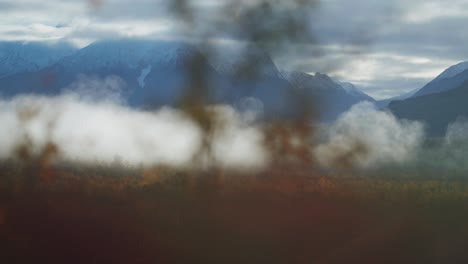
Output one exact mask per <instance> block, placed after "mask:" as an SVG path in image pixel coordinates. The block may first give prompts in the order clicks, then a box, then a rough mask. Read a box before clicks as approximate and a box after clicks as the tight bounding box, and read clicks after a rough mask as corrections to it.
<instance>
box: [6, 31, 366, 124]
mask: <svg viewBox="0 0 468 264" xmlns="http://www.w3.org/2000/svg"><path fill="white" fill-rule="evenodd" d="M48 62H50V63H47V64H41V65H46V66H44V67H36V68H31V70H22V71H18V72H16V73H14V74H10V75H8V76H5V77H4V78H0V94H2V96H5V97H12V96H15V95H18V94H23V93H36V94H46V95H56V94H60V93H61V92H62V91H63V90H64V89H75V87H79V85H77V81H78V82H80V81H83V76H88V77H90V78H106V77H108V76H118V78H119V79H120V80H121V82H119V83H123V84H125V85H124V87H122V91H121V93H122V95H123V98H124V99H125V100H126V102H127V103H128V104H129V105H130V106H133V107H137V108H158V107H160V106H163V105H174V104H184V103H186V101H187V100H196V101H199V100H203V101H205V102H209V103H227V104H231V105H233V106H235V107H239V108H242V105H243V103H242V102H244V100H245V99H246V98H256V99H258V100H260V101H261V102H262V103H263V110H264V115H263V117H264V118H267V119H270V118H282V117H287V118H289V117H295V116H301V115H302V113H303V112H304V111H309V110H310V109H309V108H311V107H314V108H316V109H314V110H316V112H318V113H319V114H320V119H321V120H323V121H331V120H334V118H336V117H337V116H338V115H339V114H341V113H342V112H344V111H346V110H348V109H349V108H350V107H351V106H352V105H353V104H355V103H358V102H360V101H364V100H367V101H374V100H373V99H372V98H370V97H369V96H367V95H366V94H364V93H362V92H360V91H359V90H358V89H357V88H356V87H354V86H353V85H352V84H349V83H337V82H335V81H333V80H332V79H331V78H330V77H328V76H326V75H324V74H319V73H318V74H316V75H315V76H314V75H308V74H305V73H300V72H292V73H282V72H280V71H279V70H278V67H277V66H276V65H275V63H274V62H273V60H272V58H271V57H270V55H269V54H268V53H267V52H266V51H264V50H263V49H261V48H259V47H256V46H253V45H245V46H242V47H241V49H239V47H234V48H233V47H225V46H219V47H217V54H216V56H215V55H214V52H211V51H206V50H200V49H199V48H198V47H197V46H195V45H192V44H189V43H186V42H177V41H149V40H148V41H146V40H108V41H99V42H96V43H93V44H91V45H89V46H87V47H85V48H82V49H80V50H78V51H75V52H72V54H70V55H69V56H62V57H61V58H60V59H57V60H56V61H53V60H50V61H48Z"/></svg>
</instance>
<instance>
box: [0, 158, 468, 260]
mask: <svg viewBox="0 0 468 264" xmlns="http://www.w3.org/2000/svg"><path fill="white" fill-rule="evenodd" d="M1 166H2V167H1V170H0V194H1V197H0V255H1V257H2V259H3V260H6V262H5V263H461V262H464V261H466V260H467V259H468V254H467V253H466V251H464V249H465V246H464V241H465V240H466V238H467V237H468V230H467V229H466V221H467V220H468V214H467V213H466V212H467V210H466V209H468V208H467V203H466V202H465V201H466V199H467V196H468V183H467V182H465V181H463V180H457V179H451V180H443V179H438V180H429V179H421V178H413V179H411V178H393V179H391V178H386V177H358V176H353V177H347V176H349V175H323V174H322V173H320V172H318V171H316V170H315V169H313V168H310V167H309V166H302V165H294V166H292V165H284V166H276V167H270V168H269V169H267V170H265V171H262V172H256V173H250V175H243V174H239V175H233V174H232V173H227V172H225V171H223V170H221V169H210V170H208V171H200V172H193V171H192V172H188V171H184V170H174V169H164V168H157V169H152V170H148V169H139V168H128V167H125V166H123V165H122V166H121V165H118V164H111V165H96V166H84V165H80V166H79V165H73V164H69V165H64V164H62V165H55V166H48V165H47V164H44V163H41V162H40V161H39V162H28V163H21V162H5V163H3V164H2V165H1Z"/></svg>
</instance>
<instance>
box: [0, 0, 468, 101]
mask: <svg viewBox="0 0 468 264" xmlns="http://www.w3.org/2000/svg"><path fill="white" fill-rule="evenodd" d="M162 1H164V0H138V1H132V0H86V1H85V0H75V1H73V0H69V1H65V0H48V1H37V0H8V1H7V0H0V40H8V41H11V40H15V41H51V40H54V41H55V40H66V41H70V42H72V43H73V44H75V45H77V46H85V45H87V44H89V43H90V42H92V41H95V40H97V39H103V38H117V37H139V38H173V37H180V36H183V34H184V32H190V31H191V30H190V26H187V25H185V26H186V27H185V28H184V29H185V30H186V31H181V27H180V24H181V23H180V18H177V19H175V18H174V16H173V14H172V13H170V12H168V10H170V4H171V3H174V2H177V1H176V0H174V1H169V4H167V3H166V4H164V3H163V2H162ZM223 1H224V2H226V1H228V0H197V1H195V0H194V2H196V3H197V4H196V6H195V8H196V10H197V12H196V14H197V15H196V16H195V17H192V18H191V19H192V20H190V21H192V22H193V21H198V22H196V23H197V24H198V27H199V28H209V27H210V25H211V24H213V21H215V22H219V20H222V19H224V22H226V23H225V24H222V23H221V25H223V26H225V28H230V27H234V28H235V26H233V25H232V24H235V23H237V21H238V20H229V19H227V18H226V16H225V15H224V16H225V17H224V18H223V16H222V15H218V16H217V15H216V14H217V13H216V12H217V10H218V9H217V8H218V7H219V6H220V5H222V4H221V3H222V2H223ZM271 1H272V2H276V4H278V3H280V2H283V3H286V2H288V1H286V0H284V1H280V0H271ZM166 2H167V1H166ZM231 2H244V3H249V2H252V1H246V0H244V1H243V0H239V1H231ZM283 3H281V4H283ZM283 5H285V4H283ZM290 10H296V11H297V10H299V11H301V13H300V15H301V16H303V15H304V13H305V12H306V14H307V16H308V17H307V20H305V21H304V23H307V26H308V27H307V29H308V30H309V31H310V32H311V35H313V41H312V40H311V41H303V42H300V44H297V43H296V42H294V41H295V39H293V41H292V43H296V44H297V45H291V46H289V47H286V48H284V49H282V50H281V51H282V52H276V53H275V54H273V56H274V59H275V61H276V63H277V64H278V66H279V67H281V68H284V69H286V70H301V71H305V72H310V73H314V72H322V73H327V74H329V75H331V76H333V77H334V78H337V79H339V80H342V81H350V82H353V83H354V84H356V85H357V86H358V87H360V88H361V89H362V90H364V91H365V92H366V93H368V94H369V95H371V96H373V97H375V98H377V99H380V98H386V97H390V96H395V95H398V94H401V93H403V92H407V91H410V90H413V89H417V88H420V87H422V86H423V85H424V84H425V83H427V82H428V81H430V80H431V79H433V78H434V77H435V76H437V75H438V74H439V73H441V72H442V71H443V70H444V69H446V68H447V67H449V66H451V65H453V64H455V63H457V62H460V61H464V60H466V59H467V58H466V57H467V55H466V54H467V51H468V46H467V45H466V44H465V43H468V31H467V30H466V29H465V25H467V24H468V0H451V1H443V0H435V1H430V0H412V1H407V0H393V1H391V0H388V1H381V0H353V1H350V0H322V1H320V3H318V4H317V5H314V6H313V8H311V9H304V8H296V9H294V8H292V9H290ZM296 11H292V12H293V13H291V17H293V18H294V17H298V16H299V14H297V13H295V12H296ZM299 11H298V12H299ZM200 21H201V22H200ZM271 24H273V26H274V27H277V26H278V25H277V24H274V23H271ZM219 28H221V31H222V30H223V29H224V28H223V27H219ZM219 28H217V30H219ZM187 29H189V30H188V31H187ZM230 29H231V28H230ZM227 31H229V30H227ZM232 32H235V30H232V31H230V33H229V34H219V35H220V36H218V37H220V38H223V37H226V38H229V39H231V40H232V39H234V40H235V39H236V38H240V37H239V34H231V33H232ZM192 33H193V32H192ZM203 33H206V32H203ZM226 35H227V36H226ZM192 37H193V36H192ZM306 39H307V38H306Z"/></svg>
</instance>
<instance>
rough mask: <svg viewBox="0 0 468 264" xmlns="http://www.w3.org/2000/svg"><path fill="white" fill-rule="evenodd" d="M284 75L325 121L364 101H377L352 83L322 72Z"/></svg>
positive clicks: (287, 73)
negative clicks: (336, 79) (339, 80)
mask: <svg viewBox="0 0 468 264" xmlns="http://www.w3.org/2000/svg"><path fill="white" fill-rule="evenodd" d="M283 76H284V78H285V79H287V80H289V82H291V84H292V85H294V87H295V88H296V89H297V90H299V91H301V92H302V93H301V94H302V95H303V96H304V97H305V98H308V99H309V103H311V104H313V105H314V106H315V109H313V110H315V111H317V112H318V113H319V115H320V117H321V118H320V119H321V120H322V121H325V122H330V121H333V120H335V119H336V118H337V117H338V116H339V115H340V114H341V113H343V112H345V111H347V110H349V108H351V106H353V105H354V104H356V103H359V102H362V101H370V102H375V100H374V99H372V98H371V97H370V96H368V95H366V94H365V93H363V92H361V91H360V90H358V89H357V88H356V87H355V86H354V85H352V84H350V83H339V82H336V81H334V80H332V79H331V78H330V77H329V76H327V75H325V74H321V73H316V74H315V75H310V74H307V73H303V72H284V73H283Z"/></svg>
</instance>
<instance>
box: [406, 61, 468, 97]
mask: <svg viewBox="0 0 468 264" xmlns="http://www.w3.org/2000/svg"><path fill="white" fill-rule="evenodd" d="M467 80H468V62H461V63H459V64H456V65H453V66H451V67H450V68H448V69H446V70H445V71H444V72H442V73H441V74H440V75H439V76H437V77H436V78H435V79H434V80H432V81H430V82H429V83H428V84H426V85H425V86H424V87H422V88H421V89H419V90H418V91H417V92H416V93H415V94H414V95H413V96H412V97H418V96H423V95H428V94H434V93H440V92H444V91H449V90H451V89H455V88H457V87H459V86H460V85H462V84H463V83H464V82H465V81H467Z"/></svg>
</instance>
